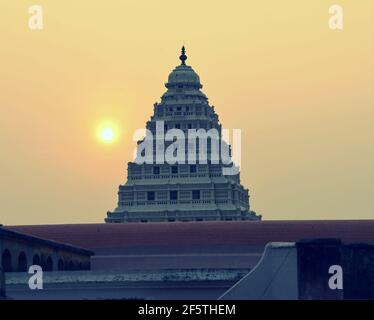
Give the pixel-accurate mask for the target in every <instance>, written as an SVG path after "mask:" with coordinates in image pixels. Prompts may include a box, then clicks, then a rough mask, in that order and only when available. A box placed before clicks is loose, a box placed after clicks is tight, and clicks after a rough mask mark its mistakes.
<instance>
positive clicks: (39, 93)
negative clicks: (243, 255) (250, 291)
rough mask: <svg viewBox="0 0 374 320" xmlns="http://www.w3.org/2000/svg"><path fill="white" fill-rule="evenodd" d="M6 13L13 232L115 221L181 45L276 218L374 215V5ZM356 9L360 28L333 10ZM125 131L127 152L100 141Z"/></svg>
mask: <svg viewBox="0 0 374 320" xmlns="http://www.w3.org/2000/svg"><path fill="white" fill-rule="evenodd" d="M308 2H309V4H306V1H299V0H284V1H278V0H272V1H248V0H243V1H231V2H229V1H213V0H212V1H198V0H191V1H188V2H186V1H184V2H183V1H182V2H180V1H171V0H170V1H169V0H159V1H139V0H136V1H135V0H132V1H130V0H128V1H124V0H121V1H120V0H108V1H98V0H97V1H96V0H90V1H88V0H87V1H86V0H79V1H77V0H65V1H54V0H48V1H47V0H45V1H38V2H37V4H40V5H42V7H43V9H44V29H43V30H34V31H32V30H30V29H29V28H28V18H29V14H28V7H29V5H32V4H34V3H33V2H30V1H23V0H17V1H10V0H8V1H1V3H0V14H1V19H0V39H1V48H0V65H1V68H0V88H1V91H0V111H1V117H0V146H1V151H0V152H1V160H0V163H1V165H0V174H1V184H0V194H1V201H0V223H3V224H41V223H79V222H103V219H104V217H105V216H106V211H107V210H112V209H113V208H114V207H115V206H116V201H117V195H116V194H117V188H118V185H119V184H120V183H123V182H124V181H125V177H126V167H127V162H128V161H131V160H132V154H133V148H134V146H135V143H134V142H133V141H132V134H133V132H134V130H135V129H137V128H141V127H144V125H145V122H146V121H147V120H148V119H149V117H150V116H151V114H152V110H153V103H154V102H156V101H159V97H160V96H161V95H162V93H163V92H164V91H165V88H164V87H163V84H164V83H165V82H166V80H167V76H168V74H169V72H170V71H171V70H172V68H173V67H174V66H176V65H177V64H178V63H179V60H178V56H179V50H180V47H181V45H182V44H183V43H184V44H185V46H186V48H187V55H188V60H187V63H188V64H190V65H191V66H192V67H193V68H194V69H195V71H196V72H198V73H199V75H200V78H201V81H202V83H203V85H204V88H203V91H204V92H205V93H206V94H207V96H208V97H209V99H210V103H211V104H213V105H214V106H215V110H216V111H217V112H218V114H219V116H220V120H221V122H222V124H223V126H224V127H225V128H229V129H232V128H240V129H242V145H243V149H242V182H243V184H244V185H245V186H246V187H248V188H249V189H250V193H251V203H252V209H253V210H255V211H257V212H258V213H259V214H262V215H263V217H264V219H349V218H355V219H356V218H374V202H373V200H372V198H373V191H374V190H373V183H374V90H373V88H374V59H373V58H374V2H373V1H372V0H350V1H347V0H346V1H340V0H338V1H334V2H330V1H324V0H313V1H308ZM333 3H337V4H340V5H341V6H342V7H343V8H344V29H343V30H341V31H332V30H330V29H329V28H328V19H329V14H328V8H329V6H330V5H331V4H333ZM105 121H109V122H111V123H114V124H115V126H116V127H117V128H118V135H119V136H118V141H117V142H116V143H112V144H103V143H100V142H99V141H98V139H97V132H96V130H97V127H98V126H99V125H100V124H101V123H103V122H105Z"/></svg>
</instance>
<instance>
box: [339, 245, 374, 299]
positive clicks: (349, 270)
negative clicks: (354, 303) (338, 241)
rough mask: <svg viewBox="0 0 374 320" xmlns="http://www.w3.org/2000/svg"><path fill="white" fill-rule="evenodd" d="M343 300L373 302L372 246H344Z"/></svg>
mask: <svg viewBox="0 0 374 320" xmlns="http://www.w3.org/2000/svg"><path fill="white" fill-rule="evenodd" d="M343 268H344V299H363V300H374V245H370V244H365V243H356V244H351V245H346V246H344V249H343Z"/></svg>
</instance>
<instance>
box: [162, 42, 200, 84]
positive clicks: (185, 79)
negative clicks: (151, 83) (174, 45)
mask: <svg viewBox="0 0 374 320" xmlns="http://www.w3.org/2000/svg"><path fill="white" fill-rule="evenodd" d="M179 59H180V60H181V64H180V65H179V66H177V67H176V68H174V70H173V71H172V72H171V73H170V74H169V77H168V82H167V83H166V85H165V86H166V88H168V89H169V88H173V87H178V88H181V87H183V85H187V86H192V87H195V88H196V89H201V88H202V87H203V86H202V85H201V84H200V77H199V75H198V74H197V73H196V72H195V71H194V70H193V69H192V68H191V67H190V66H188V65H186V63H185V61H186V60H187V56H186V51H185V48H184V47H182V54H181V55H180V57H179Z"/></svg>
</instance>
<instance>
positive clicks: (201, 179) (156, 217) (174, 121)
mask: <svg viewBox="0 0 374 320" xmlns="http://www.w3.org/2000/svg"><path fill="white" fill-rule="evenodd" d="M179 58H180V60H181V64H180V65H179V66H177V67H176V68H175V69H174V70H173V71H172V72H171V73H170V75H169V78H168V81H167V83H166V84H165V87H166V88H167V91H166V92H165V93H164V94H163V95H162V97H161V102H160V103H155V105H154V113H153V115H152V116H151V118H150V120H149V121H148V122H147V124H146V129H147V132H148V133H149V134H148V133H147V136H149V135H150V136H152V138H151V139H152V140H151V144H152V146H154V150H153V151H152V154H151V156H152V159H154V158H155V159H156V158H157V155H156V152H155V150H156V151H157V150H159V143H160V141H158V138H157V134H158V132H159V130H160V124H162V131H163V132H162V133H163V136H164V134H166V133H167V132H168V131H170V130H171V129H176V130H179V132H182V133H184V134H185V135H186V136H188V134H189V132H190V131H192V130H196V131H197V130H201V129H203V130H205V131H208V132H211V130H212V129H213V130H215V132H218V140H219V141H220V143H219V146H220V150H221V152H218V153H219V157H218V160H217V161H213V157H210V158H209V155H210V156H211V155H212V153H213V143H214V138H213V137H211V136H210V139H209V140H207V141H206V145H205V146H206V147H205V149H204V151H206V153H207V155H208V156H207V160H206V161H201V159H200V157H199V155H200V154H199V152H200V153H201V152H202V149H203V147H204V145H203V144H202V142H201V140H198V144H195V145H194V146H191V144H190V141H188V142H186V143H185V144H184V145H185V148H183V149H184V150H183V153H184V154H185V155H186V158H188V159H189V155H190V154H191V152H192V151H194V152H195V154H197V156H196V161H195V162H192V163H191V161H187V162H185V161H176V162H175V163H174V164H170V163H168V162H165V161H163V162H160V161H156V160H154V161H152V162H151V163H149V162H147V161H146V162H143V163H140V162H139V161H137V159H135V161H134V162H130V163H128V176H127V182H126V183H125V184H124V185H120V186H119V191H118V206H117V208H116V209H115V210H114V211H111V212H108V213H107V218H106V219H105V222H107V223H122V222H161V221H166V222H167V221H170V222H171V221H214V220H222V221H232V220H261V216H258V215H256V213H255V212H253V211H251V210H250V202H249V192H248V189H246V188H244V187H243V186H242V185H241V183H240V172H239V170H237V171H236V172H235V173H234V174H226V173H225V172H226V171H225V168H227V167H228V164H227V162H225V161H224V160H223V158H222V157H221V154H222V148H223V146H225V145H226V147H227V149H228V150H229V152H228V153H229V158H230V159H231V148H230V147H229V146H228V145H227V144H226V142H223V143H221V141H223V138H222V126H221V124H220V122H219V119H218V115H217V114H216V112H215V111H214V107H213V106H210V105H209V102H208V98H207V96H206V95H205V94H204V93H203V92H202V91H201V88H202V85H201V83H200V78H199V76H198V74H197V73H196V72H195V71H194V70H193V69H192V68H191V67H190V66H188V65H186V60H187V56H186V54H185V49H184V47H183V48H182V54H181V55H180V57H179ZM176 130H174V131H176ZM147 136H146V137H147ZM208 136H209V135H208ZM165 140H166V139H165ZM216 140H217V139H216ZM172 142H173V141H166V142H165V141H164V140H162V143H164V145H165V149H166V148H167V147H168V146H170V145H171V144H172ZM142 144H144V140H142V141H139V142H138V146H137V147H138V156H139V155H140V156H141V155H143V154H142V152H139V149H140V146H141V145H142ZM192 149H193V150H192ZM231 166H234V167H235V165H234V164H231ZM236 168H237V167H236Z"/></svg>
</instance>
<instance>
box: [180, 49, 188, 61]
mask: <svg viewBox="0 0 374 320" xmlns="http://www.w3.org/2000/svg"><path fill="white" fill-rule="evenodd" d="M181 53H182V54H181V55H180V57H179V59H180V60H181V61H182V63H181V64H182V65H185V64H186V63H185V61H186V60H187V56H186V49H185V48H184V46H183V47H182V50H181Z"/></svg>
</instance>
